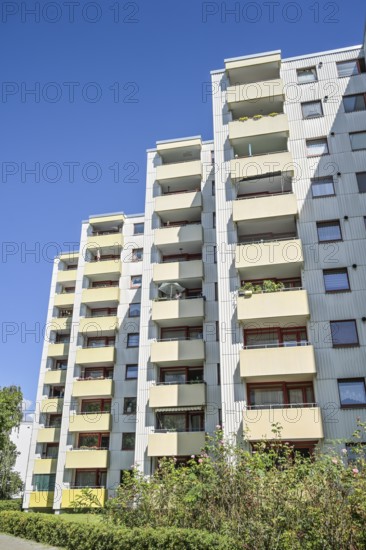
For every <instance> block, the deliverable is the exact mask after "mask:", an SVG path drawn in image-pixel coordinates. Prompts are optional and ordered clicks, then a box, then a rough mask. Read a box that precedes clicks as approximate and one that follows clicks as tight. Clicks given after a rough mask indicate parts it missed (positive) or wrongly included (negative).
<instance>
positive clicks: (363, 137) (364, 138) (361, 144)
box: [349, 132, 366, 151]
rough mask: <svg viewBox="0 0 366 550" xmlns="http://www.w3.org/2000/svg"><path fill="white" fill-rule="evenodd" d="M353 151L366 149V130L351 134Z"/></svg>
mask: <svg viewBox="0 0 366 550" xmlns="http://www.w3.org/2000/svg"><path fill="white" fill-rule="evenodd" d="M349 138H350V140H351V149H352V151H361V150H362V149H366V132H354V133H353V134H350V135H349Z"/></svg>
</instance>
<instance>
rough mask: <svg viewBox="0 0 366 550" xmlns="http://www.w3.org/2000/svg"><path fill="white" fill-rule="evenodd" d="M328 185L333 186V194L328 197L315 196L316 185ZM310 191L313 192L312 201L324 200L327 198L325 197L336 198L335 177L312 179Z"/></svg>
mask: <svg viewBox="0 0 366 550" xmlns="http://www.w3.org/2000/svg"><path fill="white" fill-rule="evenodd" d="M322 182H323V183H328V184H330V183H331V184H332V187H333V193H328V194H327V195H314V194H313V187H315V185H314V184H321V183H322ZM310 190H311V198H312V199H322V198H325V197H334V196H335V194H336V192H335V188H334V178H333V176H323V177H320V178H310Z"/></svg>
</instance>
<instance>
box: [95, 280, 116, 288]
mask: <svg viewBox="0 0 366 550" xmlns="http://www.w3.org/2000/svg"><path fill="white" fill-rule="evenodd" d="M118 285H119V283H118V281H93V282H92V284H91V286H92V288H108V287H110V286H118Z"/></svg>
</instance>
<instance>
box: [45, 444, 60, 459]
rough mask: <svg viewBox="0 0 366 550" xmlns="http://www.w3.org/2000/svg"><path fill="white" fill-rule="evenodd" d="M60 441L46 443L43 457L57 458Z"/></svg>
mask: <svg viewBox="0 0 366 550" xmlns="http://www.w3.org/2000/svg"><path fill="white" fill-rule="evenodd" d="M58 449H59V444H58V443H46V445H45V450H44V452H43V453H42V458H57V456H58Z"/></svg>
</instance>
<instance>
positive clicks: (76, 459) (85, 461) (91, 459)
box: [65, 449, 109, 469]
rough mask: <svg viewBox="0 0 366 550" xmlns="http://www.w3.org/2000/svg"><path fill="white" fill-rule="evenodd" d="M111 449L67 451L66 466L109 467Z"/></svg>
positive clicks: (78, 467)
mask: <svg viewBox="0 0 366 550" xmlns="http://www.w3.org/2000/svg"><path fill="white" fill-rule="evenodd" d="M108 465H109V451H107V450H106V449H98V450H94V449H93V450H92V449H85V450H84V449H83V450H78V449H74V450H72V451H67V452H66V462H65V468H70V469H76V468H77V469H82V468H86V469H94V468H103V469H104V468H108Z"/></svg>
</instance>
